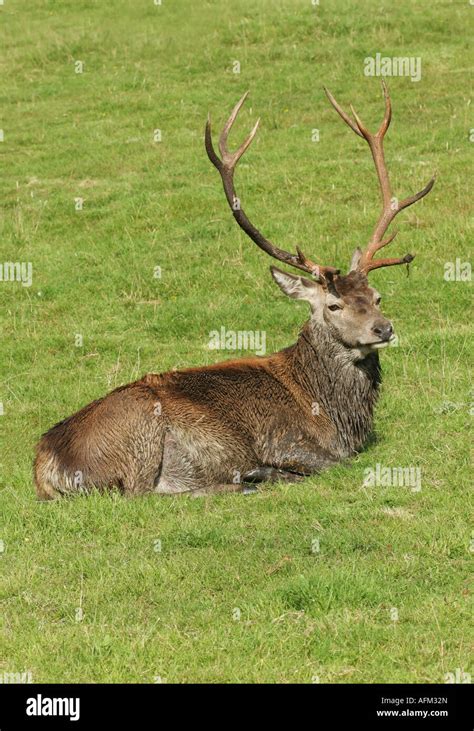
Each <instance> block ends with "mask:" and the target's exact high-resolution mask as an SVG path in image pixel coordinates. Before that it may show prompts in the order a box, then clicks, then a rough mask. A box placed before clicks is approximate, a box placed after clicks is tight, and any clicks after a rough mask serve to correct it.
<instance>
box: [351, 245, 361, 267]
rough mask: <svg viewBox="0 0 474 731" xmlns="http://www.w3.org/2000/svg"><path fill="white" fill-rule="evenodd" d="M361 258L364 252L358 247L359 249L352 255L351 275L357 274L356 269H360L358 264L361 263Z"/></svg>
mask: <svg viewBox="0 0 474 731" xmlns="http://www.w3.org/2000/svg"><path fill="white" fill-rule="evenodd" d="M361 256H362V251H361V250H360V249H359V247H357V249H356V250H355V251H354V253H353V254H352V259H351V263H350V266H349V272H348V273H349V274H350V273H351V272H355V271H356V269H357V267H358V264H359V262H360V257H361Z"/></svg>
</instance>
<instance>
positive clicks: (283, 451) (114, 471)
mask: <svg viewBox="0 0 474 731" xmlns="http://www.w3.org/2000/svg"><path fill="white" fill-rule="evenodd" d="M378 383H379V369H378V358H377V356H376V355H371V356H369V357H368V358H367V359H366V360H365V361H363V362H362V363H359V364H354V362H353V361H352V360H351V358H349V357H348V356H347V352H346V349H345V348H344V347H343V346H341V345H340V344H339V343H337V342H336V341H334V340H333V339H332V337H331V335H330V334H329V333H328V332H327V331H326V329H325V328H321V327H319V326H318V325H315V324H314V323H312V322H309V323H307V325H306V326H305V327H304V328H303V331H302V333H301V335H300V338H299V339H298V342H297V343H296V344H295V345H294V346H292V347H290V348H287V349H285V350H283V351H281V352H279V353H276V354H274V355H271V356H268V357H265V358H257V357H254V358H243V359H239V360H229V361H226V362H224V363H218V364H214V365H211V366H207V367H202V368H188V369H185V370H181V371H171V372H169V373H165V374H148V375H146V376H144V378H142V379H141V380H139V381H136V382H134V383H131V384H129V385H128V386H123V387H121V388H118V389H116V390H115V391H112V392H111V393H110V394H108V395H107V396H105V397H104V398H102V399H99V400H98V401H94V402H93V403H91V404H89V405H88V406H86V407H84V408H83V409H81V410H80V411H79V412H77V413H76V414H74V415H73V416H70V417H69V418H68V419H65V420H64V421H62V422H60V423H59V424H56V426H54V427H53V428H52V429H50V430H49V431H48V432H47V433H46V434H45V435H44V436H43V437H42V439H41V440H40V442H39V444H38V447H37V455H36V460H35V481H36V487H37V493H38V496H39V497H40V498H53V497H56V496H57V495H60V494H73V493H81V492H87V491H89V490H90V489H92V488H93V487H97V488H99V489H111V488H118V489H119V490H121V491H122V492H123V493H125V494H127V495H133V494H140V493H144V492H148V491H156V492H161V493H174V492H193V493H201V492H202V491H206V490H208V489H209V490H212V491H218V490H224V489H225V490H228V489H239V485H241V483H242V482H243V480H244V479H245V475H246V474H247V473H249V472H251V471H252V470H255V469H256V468H259V467H261V466H270V467H272V468H275V470H276V474H280V473H281V475H284V473H285V472H286V471H289V472H290V473H292V474H294V475H295V476H296V475H297V474H309V473H311V472H314V471H317V470H319V469H322V468H324V467H326V466H328V465H330V464H335V463H336V462H337V461H339V460H340V459H342V458H344V457H346V456H349V455H351V454H353V453H354V452H355V451H357V450H358V449H360V448H361V447H362V445H363V443H364V441H365V439H366V438H367V435H368V433H369V431H370V427H371V422H372V409H373V405H374V403H375V399H376V394H377V388H378ZM361 399H362V400H363V402H364V404H365V406H364V408H363V409H362V411H361V407H360V402H361ZM315 403H317V404H318V409H317V413H315V412H314V405H315ZM275 470H274V471H275Z"/></svg>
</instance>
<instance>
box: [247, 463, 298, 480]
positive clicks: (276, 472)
mask: <svg viewBox="0 0 474 731" xmlns="http://www.w3.org/2000/svg"><path fill="white" fill-rule="evenodd" d="M302 479H303V476H302V475H299V474H295V473H294V472H288V471H286V470H280V469H278V468H277V467H271V466H270V465H261V466H260V467H257V468H256V469H254V470H249V471H248V472H246V473H245V474H244V475H243V477H242V482H247V483H254V482H300V481H301V480H302Z"/></svg>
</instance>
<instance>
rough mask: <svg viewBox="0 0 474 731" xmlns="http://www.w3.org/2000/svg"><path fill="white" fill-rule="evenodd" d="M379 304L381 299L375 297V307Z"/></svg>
mask: <svg viewBox="0 0 474 731" xmlns="http://www.w3.org/2000/svg"><path fill="white" fill-rule="evenodd" d="M381 302H382V298H381V297H377V299H376V300H375V304H376V305H377V307H378V306H379V304H380V303H381Z"/></svg>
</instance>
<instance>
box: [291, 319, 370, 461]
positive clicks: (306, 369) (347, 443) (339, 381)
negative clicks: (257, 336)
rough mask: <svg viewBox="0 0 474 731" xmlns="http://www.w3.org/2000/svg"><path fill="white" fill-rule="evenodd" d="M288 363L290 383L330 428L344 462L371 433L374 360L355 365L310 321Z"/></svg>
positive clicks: (341, 347) (349, 355) (353, 359)
mask: <svg viewBox="0 0 474 731" xmlns="http://www.w3.org/2000/svg"><path fill="white" fill-rule="evenodd" d="M289 359H290V364H291V365H290V367H291V370H292V379H293V380H294V381H296V382H297V384H298V385H299V387H300V388H301V389H302V390H303V391H304V392H305V394H306V395H307V396H309V398H310V400H311V402H312V403H313V404H318V406H319V408H320V409H321V411H324V412H325V413H326V414H327V415H328V416H329V418H330V419H331V421H332V422H333V423H334V425H335V427H336V430H337V434H338V437H337V438H338V444H337V445H334V446H335V448H336V449H337V451H338V452H339V453H340V454H343V455H345V456H348V455H351V454H353V453H354V452H356V451H358V450H359V449H361V448H362V447H363V445H364V443H365V442H366V440H367V438H368V436H369V434H370V432H371V429H372V422H373V411H374V407H375V403H376V401H377V396H378V389H379V385H380V381H381V372H380V364H379V357H378V354H377V353H371V354H369V355H368V356H366V357H365V358H364V359H362V360H358V359H357V354H356V353H355V351H351V350H350V349H348V348H346V347H345V346H344V345H342V343H340V342H339V341H337V340H336V339H335V338H334V337H333V336H332V335H331V333H330V331H329V330H328V329H327V328H326V327H324V326H322V325H320V324H319V323H315V322H312V321H311V320H310V321H309V322H307V323H306V324H305V325H304V327H303V329H302V331H301V333H300V336H299V338H298V341H297V343H296V344H295V345H294V346H293V347H292V348H290V349H289ZM313 408H314V407H313Z"/></svg>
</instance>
